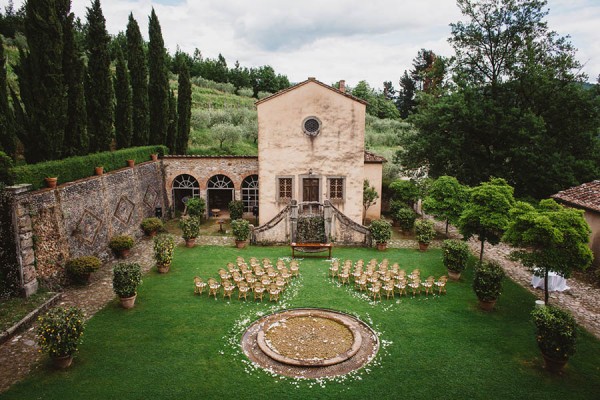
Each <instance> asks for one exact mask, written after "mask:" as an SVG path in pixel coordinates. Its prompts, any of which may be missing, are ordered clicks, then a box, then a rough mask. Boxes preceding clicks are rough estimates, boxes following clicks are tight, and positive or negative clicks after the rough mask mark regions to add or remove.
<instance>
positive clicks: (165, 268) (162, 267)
mask: <svg viewBox="0 0 600 400" xmlns="http://www.w3.org/2000/svg"><path fill="white" fill-rule="evenodd" d="M170 268H171V265H170V264H169V265H158V264H157V265H156V269H158V273H159V274H166V273H167V272H169V269H170Z"/></svg>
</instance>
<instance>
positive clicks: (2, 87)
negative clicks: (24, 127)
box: [0, 36, 16, 158]
mask: <svg viewBox="0 0 600 400" xmlns="http://www.w3.org/2000/svg"><path fill="white" fill-rule="evenodd" d="M15 150H16V140H15V126H14V117H13V113H12V111H11V109H10V106H9V103H8V87H7V86H6V57H5V56H4V42H3V40H2V36H0V151H4V152H5V153H6V154H8V155H10V156H11V157H13V158H14V157H15Z"/></svg>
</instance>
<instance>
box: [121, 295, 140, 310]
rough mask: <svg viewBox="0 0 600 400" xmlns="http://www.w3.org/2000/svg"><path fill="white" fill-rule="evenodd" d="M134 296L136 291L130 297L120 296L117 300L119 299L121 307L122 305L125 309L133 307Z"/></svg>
mask: <svg viewBox="0 0 600 400" xmlns="http://www.w3.org/2000/svg"><path fill="white" fill-rule="evenodd" d="M136 297H137V293H136V294H134V295H133V296H131V297H120V298H119V300H121V307H123V308H125V309H130V308H133V305H134V304H135V298H136Z"/></svg>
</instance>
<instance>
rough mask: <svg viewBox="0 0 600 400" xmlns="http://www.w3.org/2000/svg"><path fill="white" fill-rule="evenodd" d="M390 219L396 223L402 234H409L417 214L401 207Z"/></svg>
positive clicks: (410, 209)
mask: <svg viewBox="0 0 600 400" xmlns="http://www.w3.org/2000/svg"><path fill="white" fill-rule="evenodd" d="M392 218H394V220H395V221H397V223H398V226H399V227H400V230H402V231H404V232H410V231H411V230H412V229H413V227H414V226H415V221H416V219H417V213H416V212H414V211H413V210H412V208H408V207H401V208H398V209H397V210H396V212H395V213H394V214H393V215H392Z"/></svg>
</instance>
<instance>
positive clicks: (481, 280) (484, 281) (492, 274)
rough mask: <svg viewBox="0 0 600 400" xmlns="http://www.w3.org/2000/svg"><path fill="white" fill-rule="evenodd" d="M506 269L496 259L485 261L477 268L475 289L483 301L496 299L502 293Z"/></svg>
mask: <svg viewBox="0 0 600 400" xmlns="http://www.w3.org/2000/svg"><path fill="white" fill-rule="evenodd" d="M504 275H505V274H504V270H503V269H502V267H501V266H500V264H498V263H497V262H496V261H490V262H484V263H482V264H479V265H478V266H477V267H476V268H475V276H474V278H473V290H474V291H475V294H476V295H477V298H478V299H479V300H481V301H494V300H497V299H498V297H500V294H501V293H502V279H504Z"/></svg>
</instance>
